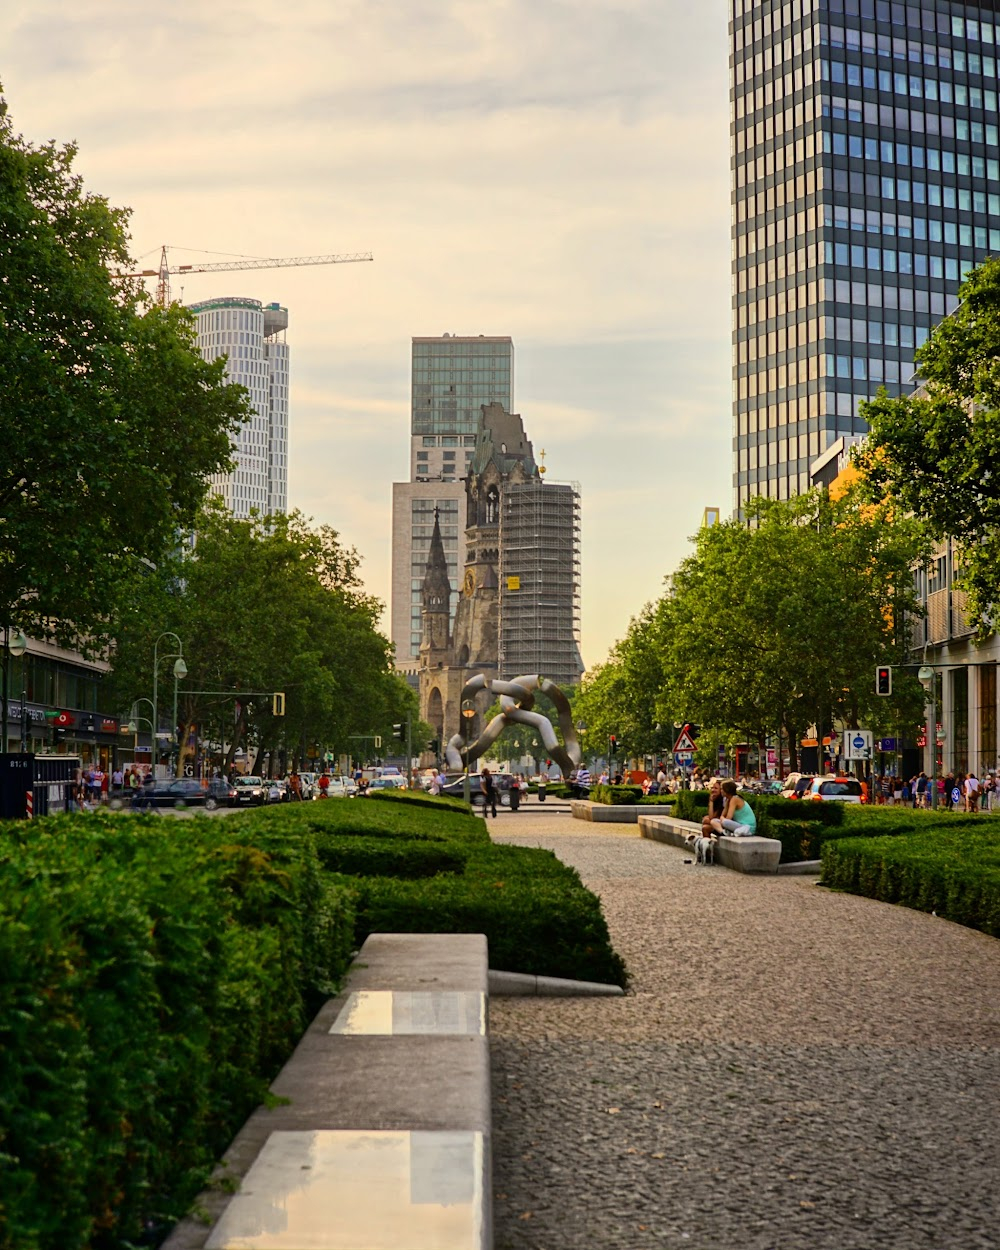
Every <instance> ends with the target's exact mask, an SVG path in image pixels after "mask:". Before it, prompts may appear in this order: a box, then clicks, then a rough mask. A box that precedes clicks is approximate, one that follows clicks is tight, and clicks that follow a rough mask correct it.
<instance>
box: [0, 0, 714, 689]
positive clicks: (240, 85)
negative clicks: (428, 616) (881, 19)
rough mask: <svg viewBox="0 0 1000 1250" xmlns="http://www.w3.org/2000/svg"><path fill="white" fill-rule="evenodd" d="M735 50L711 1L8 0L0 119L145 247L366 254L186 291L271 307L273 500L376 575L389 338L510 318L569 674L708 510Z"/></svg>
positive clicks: (391, 441) (383, 523)
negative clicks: (553, 537)
mask: <svg viewBox="0 0 1000 1250" xmlns="http://www.w3.org/2000/svg"><path fill="white" fill-rule="evenodd" d="M726 55H727V50H726V29H725V6H724V5H722V4H721V3H717V2H716V3H710V4H691V3H689V2H683V0H572V3H570V2H569V0H297V2H296V3H295V4H290V5H288V6H287V7H286V6H285V5H280V4H275V3H274V2H273V0H268V3H263V2H262V0H199V2H197V3H195V2H194V0H162V2H161V3H159V4H157V5H152V4H142V3H136V0H5V3H4V4H3V5H2V6H0V83H2V85H3V88H4V92H5V95H6V97H7V101H8V105H9V108H10V112H11V114H12V116H13V119H14V123H15V126H16V128H17V129H19V130H20V131H21V132H22V133H23V134H25V135H26V136H27V137H28V138H30V139H32V140H34V141H42V140H46V139H56V140H58V141H60V142H64V141H67V140H75V141H77V142H78V143H79V146H80V155H79V158H78V164H77V168H78V170H79V171H80V172H81V173H82V174H83V176H84V179H85V181H86V183H87V185H88V187H89V188H90V189H91V190H94V191H98V192H100V193H101V194H104V195H106V196H107V197H108V198H109V199H110V200H111V202H112V203H115V204H121V205H128V206H130V207H131V209H132V210H133V218H132V235H133V250H134V253H135V255H136V256H137V257H138V256H143V257H145V263H147V264H153V263H155V261H156V259H157V257H158V252H159V247H160V245H161V244H162V243H167V244H170V245H171V247H172V256H173V259H174V260H175V261H176V262H180V263H184V262H190V261H194V260H197V259H198V258H201V259H204V260H212V259H219V258H218V257H212V256H209V255H205V253H207V252H228V253H242V254H247V255H255V256H297V255H305V254H312V253H322V252H352V251H371V252H373V253H374V255H375V263H374V264H370V265H369V264H364V265H342V266H329V267H323V268H310V269H289V270H276V271H273V272H272V271H263V272H255V273H248V274H241V275H225V276H224V277H223V278H222V279H221V280H220V278H219V276H218V275H202V276H200V277H194V276H192V277H190V278H188V279H186V280H185V283H184V287H183V298H184V299H185V300H194V299H206V298H208V297H210V296H217V295H245V296H251V297H253V298H256V299H261V300H264V301H266V302H267V301H271V300H278V301H280V302H281V303H282V304H285V305H287V307H288V309H289V313H290V327H289V342H290V344H291V348H292V381H291V423H292V424H291V448H290V455H291V464H290V471H289V500H290V505H291V506H297V507H299V508H301V509H302V510H303V511H304V512H306V513H307V514H308V515H310V516H312V517H314V518H315V519H316V520H317V521H322V522H326V523H329V524H332V525H334V526H335V527H336V528H337V529H339V530H340V532H341V534H342V535H343V537H344V538H345V539H346V540H347V541H349V542H350V543H352V544H354V545H356V546H357V547H358V549H359V550H360V551H361V553H362V555H363V557H364V569H365V575H366V578H367V581H368V584H369V588H370V590H371V591H372V592H374V593H375V594H378V595H379V596H380V597H381V598H383V599H386V598H387V597H388V593H389V559H390V552H389V530H390V491H391V485H390V484H391V483H392V482H393V481H395V480H405V479H406V477H407V474H408V434H409V344H410V337H411V335H415V334H417V335H428V334H430V335H433V334H441V333H444V332H445V331H448V332H452V333H455V334H480V333H482V334H510V335H511V336H512V337H513V339H514V342H515V348H516V352H517V379H516V385H517V392H516V397H515V398H516V404H515V406H516V408H517V409H518V410H519V411H520V412H521V413H522V415H523V416H524V419H525V424H526V426H527V429H528V432H529V435H530V436H531V438H532V439H533V441H534V443H535V446H536V448H541V447H544V448H545V449H546V451H547V453H548V456H547V462H548V464H549V466H550V476H551V477H552V478H553V479H557V480H573V481H578V482H579V483H580V485H581V489H582V493H583V517H584V529H583V543H584V550H583V554H584V562H583V578H584V580H583V650H584V658H585V660H586V662H587V664H588V665H593V664H596V663H599V662H600V661H601V660H602V659H603V658H604V656H605V655H606V653H607V649H608V647H609V646H610V645H611V644H612V643H613V642H614V640H615V639H616V638H618V637H620V636H621V635H622V634H623V633H624V631H625V629H626V628H627V626H628V621H629V618H630V617H631V616H632V615H633V614H634V613H635V612H637V611H638V610H639V609H640V608H641V607H642V605H643V603H645V602H646V601H647V600H649V599H651V598H654V597H656V596H657V594H658V593H659V590H660V586H661V583H662V578H663V576H664V574H666V573H669V572H670V571H671V569H673V568H674V567H675V565H676V564H677V562H678V560H680V559H681V558H683V556H684V555H685V554H686V552H687V551H688V549H689V547H688V541H687V540H688V537H689V535H690V534H691V533H693V531H694V530H695V529H696V528H697V526H698V523H699V521H700V518H701V514H702V510H703V508H704V507H705V506H706V505H707V504H716V505H720V506H722V507H723V508H724V509H728V507H729V504H730V493H731V490H730V485H729V482H730V451H729V446H730V434H729V430H730V416H729V403H730V386H729V347H728V336H729V240H728V228H729V225H728V222H729V218H728V203H729V201H728V173H727V167H728V130H727V115H728V106H727V71H726ZM187 249H190V250H187ZM174 294H175V296H180V295H181V294H182V292H181V290H180V289H179V288H175V291H174Z"/></svg>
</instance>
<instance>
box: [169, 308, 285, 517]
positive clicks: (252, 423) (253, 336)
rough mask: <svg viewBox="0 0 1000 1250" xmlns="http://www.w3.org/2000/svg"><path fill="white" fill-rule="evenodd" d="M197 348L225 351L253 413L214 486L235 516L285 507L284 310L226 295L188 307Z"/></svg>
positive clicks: (230, 373) (210, 355) (208, 355)
mask: <svg viewBox="0 0 1000 1250" xmlns="http://www.w3.org/2000/svg"><path fill="white" fill-rule="evenodd" d="M189 307H190V309H191V311H192V312H193V313H194V314H195V316H196V318H197V335H198V338H197V345H198V350H199V351H200V352H201V354H202V355H203V356H204V358H205V359H206V360H214V359H215V358H216V357H217V356H222V355H225V356H226V357H227V361H226V375H227V377H228V378H230V379H231V380H232V381H233V382H239V384H240V385H241V386H245V387H246V389H247V390H248V391H249V393H250V403H251V407H252V409H253V412H252V414H251V416H250V418H249V420H247V421H246V422H244V424H243V426H242V427H241V429H240V431H239V433H238V435H237V436H236V442H235V446H234V451H235V459H236V466H235V468H234V469H233V471H232V472H231V473H220V474H216V475H215V476H214V477H213V478H212V489H213V490H214V491H215V492H216V493H217V494H218V495H220V496H221V497H222V499H223V500H224V502H225V504H226V507H227V508H228V509H229V510H230V511H231V512H232V513H233V515H234V516H235V517H238V518H240V519H242V520H245V519H246V518H247V517H248V516H249V515H250V510H251V508H255V509H256V510H257V511H258V512H259V513H261V514H264V513H268V512H285V511H287V509H288V343H287V342H286V340H285V331H286V330H287V329H288V310H287V309H286V308H282V307H281V306H280V304H266V305H262V304H261V302H260V301H259V300H255V299H241V298H237V297H232V296H228V297H225V298H223V299H212V300H203V301H202V302H200V303H197V304H191V305H189Z"/></svg>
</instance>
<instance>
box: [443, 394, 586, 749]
mask: <svg viewBox="0 0 1000 1250" xmlns="http://www.w3.org/2000/svg"><path fill="white" fill-rule="evenodd" d="M579 516H580V510H579V494H578V492H576V491H575V490H574V489H573V488H572V487H567V486H563V485H556V484H554V483H547V482H546V481H545V480H544V477H543V474H542V471H541V470H540V468H539V466H538V465H537V464H536V463H535V456H534V450H533V448H532V445H531V441H530V439H529V438H528V436H527V434H526V433H525V431H524V425H523V422H522V421H521V418H520V416H518V415H517V414H516V413H511V412H507V411H506V409H505V408H504V407H503V405H502V404H486V405H484V406H483V408H482V413H481V417H480V422H479V429H478V431H477V434H476V447H475V454H474V456H473V459H472V462H471V464H470V466H469V473H468V476H467V479H466V482H465V507H464V529H463V533H462V541H463V549H464V562H463V567H462V573H461V590H460V595H459V601H458V606H457V608H456V610H455V613H454V621H453V623H452V621H451V618H450V613H449V608H448V605H449V604H450V602H451V596H452V587H453V586H454V585H455V583H454V581H453V580H452V578H451V576H450V574H449V570H448V563H447V555H446V551H445V547H444V542H443V527H442V526H441V518H440V515H435V517H434V521H433V524H432V532H431V539H430V543H429V554H428V560H427V563H426V565H425V569H424V577H423V579H422V582H421V619H422V629H421V645H420V666H419V688H420V714H421V718H422V719H423V720H425V721H426V722H427V723H428V724H429V725H431V726H432V727H433V728H434V730H435V736H436V737H438V738H439V739H440V740H441V741H442V742H446V741H447V740H448V739H449V738H450V737H452V736H453V735H454V734H456V733H462V734H466V733H467V734H468V736H469V737H470V738H473V737H475V736H476V735H477V734H478V733H479V730H480V729H481V727H482V715H483V713H484V712H485V711H486V709H487V708H488V707H489V706H490V705H491V704H492V703H493V702H494V701H495V700H494V697H493V695H491V694H489V693H484V694H483V695H481V696H480V697H479V698H478V699H477V701H476V706H475V712H474V715H473V716H472V717H471V718H470V719H468V720H464V719H463V717H462V710H461V703H460V700H461V692H462V688H463V686H464V685H465V683H466V682H467V681H468V680H469V678H470V677H472V676H474V675H475V674H477V673H481V674H483V675H484V676H485V677H486V678H487V680H490V681H492V680H493V679H494V678H497V677H499V678H501V679H504V680H509V679H510V678H512V677H516V676H518V675H520V674H522V673H540V674H541V675H543V676H545V677H549V678H552V679H553V680H555V681H557V682H558V683H559V684H561V685H564V686H567V685H576V684H577V683H578V682H579V680H580V677H581V675H582V672H583V665H582V663H581V661H580V650H579V601H580V576H579V568H580V566H579Z"/></svg>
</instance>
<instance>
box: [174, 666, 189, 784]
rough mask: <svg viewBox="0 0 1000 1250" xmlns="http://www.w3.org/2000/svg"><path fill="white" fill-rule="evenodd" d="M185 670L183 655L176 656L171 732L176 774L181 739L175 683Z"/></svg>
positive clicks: (179, 765) (179, 763)
mask: <svg viewBox="0 0 1000 1250" xmlns="http://www.w3.org/2000/svg"><path fill="white" fill-rule="evenodd" d="M187 671H188V670H187V665H186V664H185V663H184V657H183V656H182V655H181V656H178V657H177V659H176V660H175V661H174V726H173V732H172V737H173V738H174V740H175V742H176V746H177V769H176V771H177V775H178V776H179V775H180V770H181V740H180V735H179V734H178V733H177V683H178V682H179V681H180V680H181V678H183V677H186V676H187Z"/></svg>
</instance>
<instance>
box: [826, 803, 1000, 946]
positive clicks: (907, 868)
mask: <svg viewBox="0 0 1000 1250" xmlns="http://www.w3.org/2000/svg"><path fill="white" fill-rule="evenodd" d="M946 819H947V818H946ZM823 884H824V885H829V886H833V887H835V888H837V889H841V890H847V891H850V892H851V893H854V894H863V895H865V896H866V897H868V898H875V899H880V900H881V901H883V902H887V903H902V904H903V905H904V906H906V907H912V908H914V909H916V910H919V911H934V912H936V913H937V914H938V915H939V916H942V917H944V918H945V919H948V920H953V921H955V922H956V923H957V924H963V925H968V926H969V927H970V928H973V929H981V930H982V931H983V932H984V933H988V934H990V935H991V936H993V937H1000V829H998V828H997V827H996V825H995V824H993V823H992V822H991V821H989V819H988V818H987V820H985V821H984V820H980V823H979V827H978V828H968V827H965V828H955V827H954V826H953V827H952V828H947V827H945V825H944V824H943V823H935V824H933V825H930V826H925V828H924V829H923V830H921V831H919V832H912V833H910V834H909V835H908V836H906V837H899V836H889V837H871V838H858V837H851V838H841V839H839V840H837V841H830V842H828V843H827V844H825V845H824V847H823Z"/></svg>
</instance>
